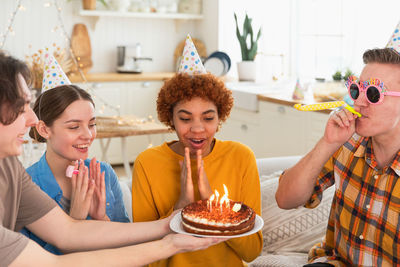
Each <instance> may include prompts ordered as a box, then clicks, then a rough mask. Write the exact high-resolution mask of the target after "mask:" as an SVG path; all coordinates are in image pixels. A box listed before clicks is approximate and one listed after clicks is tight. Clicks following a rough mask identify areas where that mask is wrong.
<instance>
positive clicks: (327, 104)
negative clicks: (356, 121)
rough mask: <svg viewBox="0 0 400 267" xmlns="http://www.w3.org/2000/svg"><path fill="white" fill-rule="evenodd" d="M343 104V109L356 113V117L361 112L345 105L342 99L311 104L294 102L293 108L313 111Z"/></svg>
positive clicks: (359, 115)
mask: <svg viewBox="0 0 400 267" xmlns="http://www.w3.org/2000/svg"><path fill="white" fill-rule="evenodd" d="M341 106H344V108H345V109H347V110H348V111H350V112H351V113H353V114H356V115H357V116H358V117H361V114H360V113H358V112H357V111H355V110H354V109H353V108H352V107H351V106H349V105H347V104H346V102H344V101H332V102H323V103H317V104H311V105H301V104H295V105H294V108H295V109H297V110H302V111H315V110H324V109H331V108H337V107H341Z"/></svg>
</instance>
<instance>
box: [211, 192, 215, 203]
mask: <svg viewBox="0 0 400 267" xmlns="http://www.w3.org/2000/svg"><path fill="white" fill-rule="evenodd" d="M214 198H215V196H214V194H212V195H211V197H210V202H211V203H212V201H213V200H214Z"/></svg>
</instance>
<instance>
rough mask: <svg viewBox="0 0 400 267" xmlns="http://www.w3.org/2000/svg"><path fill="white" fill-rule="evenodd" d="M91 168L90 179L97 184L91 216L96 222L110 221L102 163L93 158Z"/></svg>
mask: <svg viewBox="0 0 400 267" xmlns="http://www.w3.org/2000/svg"><path fill="white" fill-rule="evenodd" d="M89 167H90V171H89V178H90V180H91V181H94V183H95V188H94V194H93V197H92V202H91V205H90V209H89V215H90V217H92V218H93V219H95V220H102V221H109V220H110V219H109V218H108V216H107V214H106V185H105V180H104V178H105V173H104V172H101V170H100V162H97V160H96V158H92V160H91V161H90V165H89Z"/></svg>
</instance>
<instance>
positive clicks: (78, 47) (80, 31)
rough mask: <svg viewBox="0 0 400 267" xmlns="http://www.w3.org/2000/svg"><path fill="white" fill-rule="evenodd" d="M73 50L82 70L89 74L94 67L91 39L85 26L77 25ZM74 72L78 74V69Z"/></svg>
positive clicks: (73, 31)
mask: <svg viewBox="0 0 400 267" xmlns="http://www.w3.org/2000/svg"><path fill="white" fill-rule="evenodd" d="M71 49H72V51H73V52H74V54H75V57H76V58H77V60H78V63H79V66H80V68H81V69H82V70H83V72H84V73H87V72H88V71H89V70H90V68H91V67H92V66H93V62H92V47H91V45H90V37H89V33H88V30H87V28H86V25H85V24H81V23H78V24H75V25H74V28H73V30H72V36H71ZM73 72H78V70H77V68H75V69H74V70H73Z"/></svg>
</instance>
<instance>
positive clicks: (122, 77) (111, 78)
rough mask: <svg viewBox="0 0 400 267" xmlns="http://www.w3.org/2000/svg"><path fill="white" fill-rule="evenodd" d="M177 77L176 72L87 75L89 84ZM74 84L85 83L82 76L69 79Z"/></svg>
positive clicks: (161, 79)
mask: <svg viewBox="0 0 400 267" xmlns="http://www.w3.org/2000/svg"><path fill="white" fill-rule="evenodd" d="M174 75H175V72H145V73H139V74H136V73H112V72H111V73H88V74H86V75H85V77H86V79H87V81H88V82H135V81H163V80H166V79H169V78H171V77H173V76H174ZM68 78H69V79H70V80H71V82H72V83H79V82H83V79H82V78H81V76H80V75H77V74H75V75H73V76H72V75H70V76H69V77H68Z"/></svg>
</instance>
